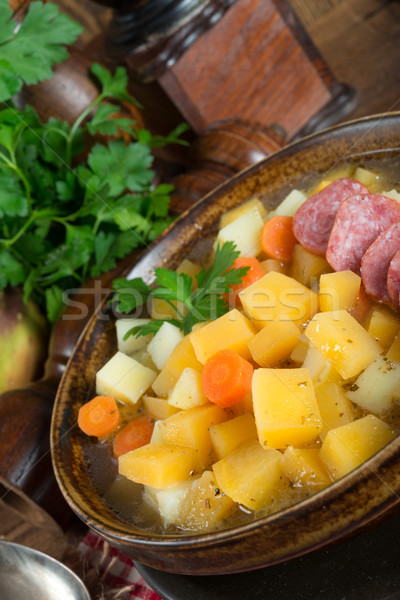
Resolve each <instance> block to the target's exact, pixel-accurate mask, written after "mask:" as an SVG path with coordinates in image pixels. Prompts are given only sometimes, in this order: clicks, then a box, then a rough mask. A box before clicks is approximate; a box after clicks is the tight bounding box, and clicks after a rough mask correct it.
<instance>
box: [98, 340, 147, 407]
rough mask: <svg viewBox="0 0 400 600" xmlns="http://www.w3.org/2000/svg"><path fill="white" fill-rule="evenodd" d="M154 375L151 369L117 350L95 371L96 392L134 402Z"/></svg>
mask: <svg viewBox="0 0 400 600" xmlns="http://www.w3.org/2000/svg"><path fill="white" fill-rule="evenodd" d="M156 376H157V373H156V372H155V371H153V369H149V368H148V367H144V366H143V365H142V364H140V363H139V362H138V361H137V360H135V359H133V358H131V357H130V356H128V355H127V354H123V353H122V352H119V351H118V352H116V353H115V354H114V356H113V357H111V358H110V360H109V361H108V362H107V363H106V364H105V365H104V367H102V368H101V369H100V371H98V372H97V375H96V392H97V394H99V395H104V396H114V398H115V399H116V400H119V401H120V402H125V403H131V404H136V402H137V401H138V400H139V398H140V397H141V396H142V395H143V394H144V392H145V391H146V390H147V389H148V388H149V387H150V386H151V384H152V383H153V381H154V380H155V378H156Z"/></svg>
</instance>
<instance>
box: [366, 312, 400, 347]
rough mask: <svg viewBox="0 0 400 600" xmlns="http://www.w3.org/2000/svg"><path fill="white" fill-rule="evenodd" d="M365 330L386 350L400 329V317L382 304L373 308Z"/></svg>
mask: <svg viewBox="0 0 400 600" xmlns="http://www.w3.org/2000/svg"><path fill="white" fill-rule="evenodd" d="M366 329H367V331H368V333H369V334H370V335H372V337H374V338H375V339H376V341H377V342H378V344H379V345H380V346H381V348H382V350H385V351H386V350H388V349H389V348H390V346H391V345H392V343H393V341H394V339H395V337H396V335H397V334H398V333H399V330H400V319H399V318H398V317H397V316H396V315H394V314H393V313H392V312H390V311H389V310H388V309H387V308H385V307H383V306H377V307H376V308H374V309H373V311H372V313H371V315H370V317H369V320H368V325H367V328H366Z"/></svg>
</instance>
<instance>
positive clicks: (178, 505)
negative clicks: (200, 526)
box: [144, 477, 193, 525]
mask: <svg viewBox="0 0 400 600" xmlns="http://www.w3.org/2000/svg"><path fill="white" fill-rule="evenodd" d="M192 484H193V478H192V477H189V478H188V479H185V480H184V481H179V482H178V483H174V484H172V485H168V486H167V487H164V488H162V489H157V488H151V487H149V486H146V487H145V490H144V492H145V494H146V495H147V496H149V497H150V498H152V499H153V501H154V502H155V503H156V506H155V508H156V509H158V512H159V513H160V516H161V518H162V520H163V522H164V525H175V524H176V523H177V521H178V520H179V516H180V512H181V510H182V506H183V504H184V501H185V498H186V496H187V495H188V492H189V490H190V488H191V487H192ZM144 499H145V498H144ZM145 500H146V499H145Z"/></svg>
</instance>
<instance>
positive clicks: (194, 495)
mask: <svg viewBox="0 0 400 600" xmlns="http://www.w3.org/2000/svg"><path fill="white" fill-rule="evenodd" d="M235 506H236V504H235V503H234V502H233V500H232V498H230V497H229V496H227V495H226V494H224V493H223V492H222V491H221V490H220V489H219V488H218V486H217V483H216V478H215V475H214V473H213V472H212V471H204V473H203V475H202V476H201V477H199V478H198V479H195V480H194V481H193V482H192V485H191V487H190V489H189V491H188V493H187V494H186V496H185V498H184V500H183V502H182V505H181V507H180V511H179V516H178V518H177V524H178V525H179V526H180V527H182V528H183V529H186V530H188V529H189V530H191V529H192V530H194V531H202V532H205V531H212V530H214V529H215V528H216V527H218V525H220V524H221V523H222V521H223V520H224V519H226V518H227V517H228V516H229V515H230V514H231V513H232V511H233V509H234V508H235Z"/></svg>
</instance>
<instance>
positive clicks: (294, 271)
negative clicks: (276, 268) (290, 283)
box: [289, 244, 332, 288]
mask: <svg viewBox="0 0 400 600" xmlns="http://www.w3.org/2000/svg"><path fill="white" fill-rule="evenodd" d="M331 270H332V267H331V266H330V265H329V263H328V262H327V260H326V259H325V258H323V257H322V256H317V255H316V254H312V253H311V252H309V251H308V250H306V249H305V248H304V247H303V246H301V245H300V244H296V245H295V247H294V253H293V259H292V263H291V265H290V270H289V275H290V277H293V278H294V279H296V280H297V281H299V282H300V283H302V284H303V285H305V286H307V287H309V288H311V287H313V286H314V284H316V283H317V282H318V281H319V278H320V276H321V275H322V274H323V273H329V272H330V271H331Z"/></svg>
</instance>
